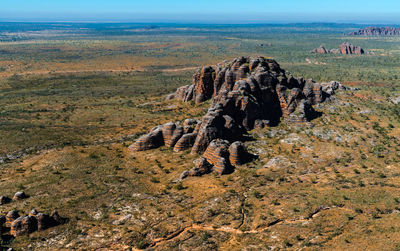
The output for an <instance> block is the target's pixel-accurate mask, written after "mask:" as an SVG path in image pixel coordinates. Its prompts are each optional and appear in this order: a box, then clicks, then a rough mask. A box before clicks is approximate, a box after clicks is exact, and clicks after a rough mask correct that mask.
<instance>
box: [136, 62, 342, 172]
mask: <svg viewBox="0 0 400 251" xmlns="http://www.w3.org/2000/svg"><path fill="white" fill-rule="evenodd" d="M193 79H194V81H193V84H192V85H188V86H183V87H180V88H178V89H177V91H176V92H175V93H174V94H172V95H169V96H168V98H169V99H171V98H175V99H178V100H181V101H184V102H187V101H190V100H194V101H195V102H196V103H198V102H203V101H205V100H208V99H212V103H211V107H210V108H209V109H208V111H207V113H206V114H205V115H204V116H203V118H202V119H201V121H196V120H193V119H189V120H185V122H184V123H183V129H182V127H181V126H180V125H179V123H167V124H164V125H161V126H158V127H156V128H154V129H152V130H151V132H150V133H149V134H146V135H144V136H142V137H140V138H139V139H138V140H137V141H136V142H135V143H134V144H132V145H131V146H130V147H129V148H130V150H132V151H142V150H147V149H150V148H155V147H158V146H161V145H167V146H169V147H174V151H183V150H186V149H188V148H190V147H191V148H192V149H191V152H192V154H203V153H204V155H203V157H202V158H201V159H199V160H198V161H197V162H196V166H195V168H193V169H191V170H189V171H186V172H184V173H182V176H181V178H184V177H187V176H197V175H202V174H204V173H207V172H209V171H211V170H213V171H215V172H217V173H220V174H225V173H229V172H230V171H232V170H233V168H234V167H236V166H238V165H241V164H244V163H246V162H247V161H249V160H250V159H252V155H250V154H249V153H247V150H246V148H245V146H244V144H243V143H242V141H243V140H244V136H243V135H244V134H245V133H246V132H247V131H249V130H252V129H254V128H259V129H261V128H263V127H265V126H274V125H277V124H278V123H280V121H281V118H283V120H284V121H286V122H288V123H309V122H310V121H311V120H312V119H314V118H316V117H318V116H319V115H320V113H318V112H316V111H315V110H314V108H313V105H315V104H318V103H321V102H324V101H325V100H326V99H329V97H330V95H332V94H333V93H334V90H336V89H338V88H340V87H341V86H342V85H341V84H340V83H337V82H331V83H329V84H328V83H325V84H319V83H316V82H314V81H312V80H307V81H306V80H304V79H302V78H295V77H293V76H292V75H291V74H290V73H288V72H286V71H285V70H283V69H281V68H280V66H279V64H278V63H277V62H276V61H275V60H272V59H265V58H263V57H257V58H252V57H247V58H246V57H241V58H236V59H235V60H233V61H232V62H227V61H225V62H222V63H220V64H218V65H216V66H215V67H213V66H207V67H203V68H202V69H201V70H200V71H198V72H197V73H196V74H195V75H194V77H193ZM343 88H344V87H343ZM193 128H194V129H193ZM192 130H193V131H192ZM191 131H192V132H191Z"/></svg>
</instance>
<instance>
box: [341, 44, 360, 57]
mask: <svg viewBox="0 0 400 251" xmlns="http://www.w3.org/2000/svg"><path fill="white" fill-rule="evenodd" d="M340 53H341V54H345V55H348V54H364V50H363V49H362V48H361V47H360V46H354V45H352V44H350V43H349V42H345V43H343V44H342V45H341V46H340Z"/></svg>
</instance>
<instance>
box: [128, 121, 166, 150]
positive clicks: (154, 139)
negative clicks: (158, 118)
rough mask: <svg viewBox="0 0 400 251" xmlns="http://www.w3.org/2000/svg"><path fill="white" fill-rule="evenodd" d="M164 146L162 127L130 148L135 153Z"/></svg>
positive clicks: (144, 136) (141, 138)
mask: <svg viewBox="0 0 400 251" xmlns="http://www.w3.org/2000/svg"><path fill="white" fill-rule="evenodd" d="M162 145H164V138H163V134H162V127H161V126H157V127H155V128H153V129H152V130H151V132H150V133H148V134H146V135H143V136H142V137H140V138H139V139H138V140H137V141H136V142H135V144H133V145H131V146H130V147H129V148H130V149H131V150H133V151H145V150H149V149H153V148H157V147H160V146H162Z"/></svg>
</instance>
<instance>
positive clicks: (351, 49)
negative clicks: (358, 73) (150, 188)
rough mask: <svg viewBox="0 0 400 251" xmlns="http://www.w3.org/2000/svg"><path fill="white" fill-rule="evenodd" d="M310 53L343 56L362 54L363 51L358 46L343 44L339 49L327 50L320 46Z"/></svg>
mask: <svg viewBox="0 0 400 251" xmlns="http://www.w3.org/2000/svg"><path fill="white" fill-rule="evenodd" d="M311 53H319V54H327V53H332V54H343V55H351V54H358V55H361V54H364V53H365V51H364V49H362V48H361V47H360V46H354V45H352V44H351V43H349V42H345V43H343V44H341V45H340V48H339V49H331V50H327V49H325V47H323V46H322V45H321V46H320V47H318V48H316V49H314V50H312V51H311Z"/></svg>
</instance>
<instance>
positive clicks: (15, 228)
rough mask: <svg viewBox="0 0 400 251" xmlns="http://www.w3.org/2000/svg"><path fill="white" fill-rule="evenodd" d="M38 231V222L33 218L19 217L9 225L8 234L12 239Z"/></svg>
mask: <svg viewBox="0 0 400 251" xmlns="http://www.w3.org/2000/svg"><path fill="white" fill-rule="evenodd" d="M37 229H38V222H37V220H36V218H35V217H34V216H29V215H27V216H21V217H19V218H17V219H16V220H15V221H13V223H12V224H11V230H10V233H11V235H13V236H14V237H17V236H21V235H25V234H30V233H33V232H35V231H36V230H37Z"/></svg>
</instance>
